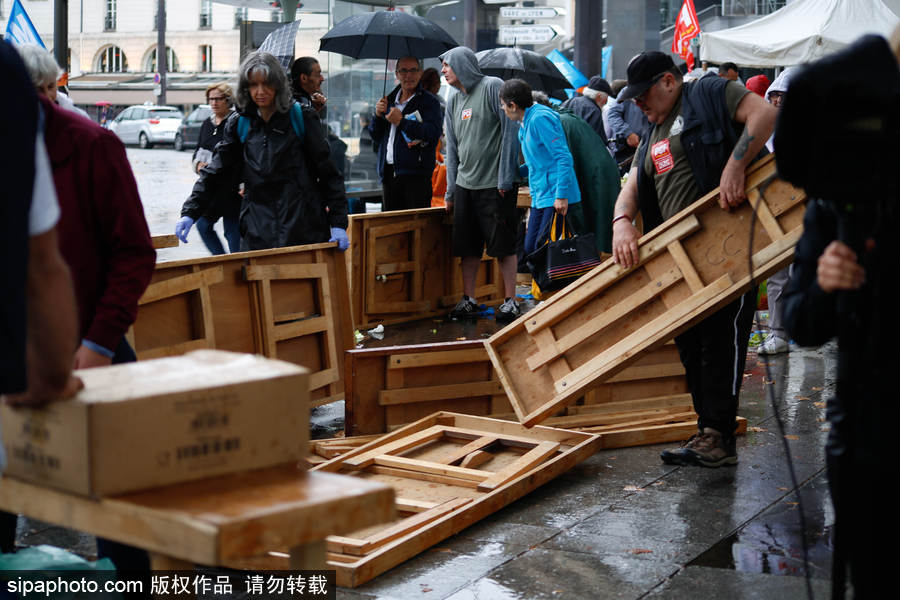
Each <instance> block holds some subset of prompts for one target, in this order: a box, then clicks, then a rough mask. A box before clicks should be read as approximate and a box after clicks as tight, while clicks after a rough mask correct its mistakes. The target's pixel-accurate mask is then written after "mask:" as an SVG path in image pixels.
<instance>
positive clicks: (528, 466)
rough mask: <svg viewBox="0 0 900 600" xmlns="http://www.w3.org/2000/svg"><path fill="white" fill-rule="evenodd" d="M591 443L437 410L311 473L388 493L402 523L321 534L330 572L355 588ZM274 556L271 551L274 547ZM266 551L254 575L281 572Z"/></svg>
mask: <svg viewBox="0 0 900 600" xmlns="http://www.w3.org/2000/svg"><path fill="white" fill-rule="evenodd" d="M599 445H600V438H599V437H598V436H596V435H592V434H587V433H580V432H574V431H565V430H560V429H552V428H548V427H535V428H533V429H526V428H525V427H522V426H521V425H519V424H518V423H511V422H507V421H499V420H496V419H487V418H484V417H474V416H467V415H459V414H454V413H446V412H440V413H435V414H433V415H431V416H429V417H426V418H424V419H421V420H419V421H417V422H415V423H412V424H410V425H407V426H406V427H403V428H402V429H398V430H397V431H395V432H393V433H389V434H386V435H384V436H382V437H381V438H379V439H377V440H375V441H373V442H370V443H368V444H365V445H363V446H361V447H359V448H356V449H355V450H351V451H349V452H347V453H346V454H344V455H342V456H340V457H338V458H335V459H333V460H331V461H328V462H327V463H324V464H322V465H319V466H317V467H316V468H315V469H314V470H313V472H314V473H315V472H320V471H324V472H334V473H338V472H340V473H344V474H348V475H353V476H355V477H359V478H362V479H364V480H366V481H377V482H381V483H387V484H389V485H391V486H392V487H393V488H394V491H395V494H396V508H397V511H398V513H399V514H400V515H401V518H400V519H399V520H398V521H395V522H394V523H391V524H388V525H386V526H377V527H370V528H366V529H361V530H359V531H355V532H352V533H350V534H347V535H346V536H329V537H328V538H327V540H326V544H327V549H328V568H331V569H336V570H337V582H338V585H340V586H344V587H356V586H359V585H361V584H363V583H365V582H367V581H369V580H371V579H372V578H374V577H376V576H378V575H380V574H381V573H384V572H385V571H387V570H388V569H391V568H393V567H395V566H396V565H398V564H400V563H401V562H403V561H405V560H407V559H409V558H412V557H413V556H415V555H416V554H419V553H420V552H422V551H423V550H425V549H427V548H429V547H431V546H433V545H434V544H437V543H438V542H440V541H442V540H444V539H446V538H448V537H450V536H451V535H453V534H455V533H458V532H459V531H461V530H463V529H465V528H466V527H468V526H469V525H472V524H473V523H475V522H477V521H479V520H480V519H483V518H484V517H486V516H487V515H489V514H491V513H494V512H496V511H498V510H500V509H501V508H503V507H504V506H506V505H508V504H510V503H511V502H513V501H514V500H516V499H518V498H521V497H522V496H524V495H525V494H527V493H529V492H531V491H533V490H534V489H536V488H538V487H539V486H541V485H543V484H544V483H546V482H548V481H550V480H551V479H553V478H554V477H556V476H558V475H560V474H561V473H564V472H565V471H567V470H569V469H570V468H572V467H573V466H575V465H576V464H578V463H579V462H581V461H583V460H584V459H586V458H588V457H589V456H591V455H592V454H593V453H594V452H595V451H596V450H597V448H598V447H599ZM272 550H275V551H279V550H281V549H279V548H272ZM286 560H287V559H286V558H285V556H284V554H279V553H270V554H269V555H268V557H267V558H264V559H260V560H258V561H254V562H253V566H254V567H255V568H265V569H284V568H287V562H286Z"/></svg>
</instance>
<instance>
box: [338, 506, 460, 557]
mask: <svg viewBox="0 0 900 600" xmlns="http://www.w3.org/2000/svg"><path fill="white" fill-rule="evenodd" d="M471 501H472V499H471V498H453V499H452V500H447V501H446V502H443V503H441V504H438V505H437V506H435V507H433V508H430V509H428V510H426V511H423V512H420V513H418V514H416V515H414V516H412V517H408V518H406V519H403V520H402V521H400V522H399V523H396V524H395V525H392V526H390V527H388V528H387V529H383V530H381V531H379V532H378V533H377V534H375V535H373V536H371V537H368V538H366V539H364V540H358V541H359V542H362V543H361V544H358V545H357V544H355V543H354V544H347V545H345V546H343V547H340V546H338V547H334V548H333V547H332V540H333V539H334V538H332V537H329V538H328V549H329V550H330V551H332V552H342V553H344V554H353V555H356V556H363V555H366V554H368V553H370V552H372V550H375V549H376V548H380V547H381V546H384V545H385V544H387V543H388V542H392V541H394V540H396V539H397V538H400V537H403V536H404V535H406V534H408V533H410V532H412V531H414V530H416V529H418V528H420V527H422V526H423V525H427V524H428V523H431V522H432V521H436V520H437V519H439V518H441V517H443V516H444V515H446V514H447V513H450V512H453V511H454V510H456V509H457V508H460V507H461V506H465V505H466V504H468V503H470V502H471ZM356 541H357V540H354V542H356Z"/></svg>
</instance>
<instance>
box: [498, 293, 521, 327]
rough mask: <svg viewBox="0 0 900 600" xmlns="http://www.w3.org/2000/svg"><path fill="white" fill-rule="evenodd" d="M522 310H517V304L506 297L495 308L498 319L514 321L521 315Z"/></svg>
mask: <svg viewBox="0 0 900 600" xmlns="http://www.w3.org/2000/svg"><path fill="white" fill-rule="evenodd" d="M521 314H522V311H521V310H519V304H518V303H517V302H516V301H515V300H513V299H512V298H507V299H506V300H504V301H503V304H501V305H500V308H498V309H497V320H498V321H515V320H516V319H518V318H519V316H521Z"/></svg>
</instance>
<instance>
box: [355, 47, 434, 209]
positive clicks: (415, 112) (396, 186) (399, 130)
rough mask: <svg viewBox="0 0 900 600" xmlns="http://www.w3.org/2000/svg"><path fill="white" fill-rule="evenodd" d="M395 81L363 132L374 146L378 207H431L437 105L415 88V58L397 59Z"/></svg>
mask: <svg viewBox="0 0 900 600" xmlns="http://www.w3.org/2000/svg"><path fill="white" fill-rule="evenodd" d="M395 72H396V74H397V79H398V80H399V81H400V85H398V86H397V87H396V88H394V89H393V91H391V93H390V94H388V95H387V96H385V97H384V98H382V99H381V100H379V101H378V104H376V105H375V118H373V119H372V121H371V123H369V132H370V133H371V134H372V139H373V140H375V143H376V144H377V145H378V175H379V176H380V177H381V182H382V186H383V188H384V205H383V206H384V210H403V209H409V208H426V207H428V206H430V205H431V172H432V171H434V162H435V159H434V149H435V146H436V145H437V142H438V140H439V139H440V137H441V105H440V103H439V102H438V100H437V98H435V97H434V96H433V95H431V93H430V92H426V91H425V90H423V89H422V88H421V87H420V86H419V79H420V78H421V76H422V68H421V66H420V65H419V61H418V59H416V58H413V57H411V56H406V57H404V58H401V59H400V60H398V61H397V67H396V71H395Z"/></svg>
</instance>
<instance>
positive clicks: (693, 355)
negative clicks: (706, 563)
mask: <svg viewBox="0 0 900 600" xmlns="http://www.w3.org/2000/svg"><path fill="white" fill-rule="evenodd" d="M629 99H632V100H633V101H634V103H635V104H637V105H638V107H640V109H641V110H642V111H643V112H644V114H645V115H646V116H647V119H648V120H649V121H650V127H649V129H648V130H647V131H646V132H645V133H644V135H643V138H642V139H641V143H640V146H639V147H638V151H637V157H636V158H635V161H634V163H633V165H632V167H631V171H630V172H629V177H628V182H627V183H626V184H625V186H624V187H623V188H622V191H621V193H620V194H619V198H618V199H617V200H616V207H615V211H614V213H613V256H614V257H615V260H616V262H617V263H619V264H620V265H623V266H624V267H632V266H636V265H637V264H638V245H637V240H638V237H639V236H640V233H639V232H638V230H637V229H636V228H635V227H634V225H633V224H632V221H633V219H634V217H635V216H636V215H637V213H638V211H640V212H641V215H642V217H643V220H644V227H645V232H647V231H649V230H651V229H652V228H654V227H656V226H657V225H659V224H660V223H662V221H663V220H665V219H668V218H670V217H672V216H673V215H675V214H676V213H678V212H679V211H680V210H682V209H683V208H685V207H687V206H689V205H690V204H692V203H693V202H694V201H695V200H697V199H699V198H700V197H701V196H703V195H704V194H706V193H707V192H709V191H711V190H713V189H715V188H716V186H719V187H720V195H719V205H720V206H721V207H722V209H723V210H726V211H729V210H731V209H732V208H733V207H736V206H738V205H739V204H740V203H741V202H743V201H744V200H746V196H745V193H744V180H745V176H744V171H745V169H746V168H747V166H748V165H749V164H750V163H751V162H753V160H754V159H755V158H756V157H757V156H758V155H759V153H760V152H761V151H764V145H765V142H766V140H767V139H769V136H770V135H771V134H772V129H773V128H774V125H775V116H776V114H777V111H776V109H775V108H774V107H772V106H771V105H770V104H767V103H766V101H765V100H763V99H762V98H760V97H759V96H757V95H756V94H754V93H752V92H749V91H748V90H747V89H746V88H744V86H742V85H741V84H739V83H736V82H733V81H729V80H727V79H724V78H720V77H704V78H702V79H698V80H696V81H693V82H689V83H685V82H684V80H683V79H682V76H681V71H680V70H679V69H678V68H677V67H675V64H674V63H673V62H672V58H671V57H670V56H669V55H667V54H664V53H662V52H644V53H642V54H639V55H637V56H635V57H634V58H633V59H631V62H630V63H629V64H628V86H627V87H625V89H623V90H622V92H621V93H620V94H619V101H620V102H621V101H624V100H629ZM734 226H735V227H745V226H746V224H745V223H738V222H735V224H734ZM755 308H756V288H755V287H754V288H753V289H751V290H749V291H748V292H747V293H745V294H744V295H743V296H741V298H739V299H738V300H736V301H734V302H732V303H731V304H729V305H727V306H725V307H724V308H722V309H721V310H719V311H718V312H716V313H715V314H713V315H711V316H709V317H707V318H706V319H705V320H704V321H702V322H701V323H699V324H697V325H695V326H694V327H693V328H691V329H689V330H688V331H686V332H685V333H683V334H682V335H680V336H678V337H676V338H675V343H676V344H677V346H678V353H679V355H680V357H681V362H682V363H683V364H684V368H685V371H686V373H687V380H688V387H689V388H690V390H691V396H692V399H693V403H694V410H695V411H696V412H697V415H698V416H699V418H698V421H697V427H698V432H697V434H696V435H694V436H693V437H691V439H690V440H688V441H687V442H685V444H683V445H682V446H681V447H680V448H678V449H675V450H666V451H664V452H663V453H662V455H661V458H662V460H663V462H665V463H667V464H680V465H702V466H706V467H719V466H721V465H728V464H735V463H737V452H736V450H735V439H734V431H735V428H736V425H737V423H736V418H737V406H738V394H739V392H740V388H741V382H742V380H743V372H744V361H745V359H746V355H747V339H748V336H749V334H750V325H751V321H752V318H753V312H754V310H755Z"/></svg>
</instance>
